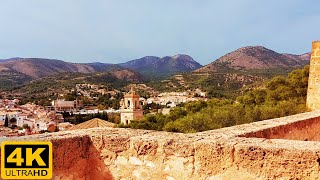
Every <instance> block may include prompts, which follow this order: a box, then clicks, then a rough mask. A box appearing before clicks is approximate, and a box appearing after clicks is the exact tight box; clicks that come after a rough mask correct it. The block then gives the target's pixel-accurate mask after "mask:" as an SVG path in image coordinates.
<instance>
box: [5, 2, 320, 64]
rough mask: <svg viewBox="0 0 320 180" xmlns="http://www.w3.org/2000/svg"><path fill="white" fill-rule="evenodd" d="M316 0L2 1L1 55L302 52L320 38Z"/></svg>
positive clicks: (113, 57)
mask: <svg viewBox="0 0 320 180" xmlns="http://www.w3.org/2000/svg"><path fill="white" fill-rule="evenodd" d="M319 7H320V1H316V0H268V1H265V0H220V1H218V0H158V1H156V0H134V1H133V0H86V1H85V0H0V59H1V58H2V59H4V58H10V57H43V58H54V59H62V60H66V61H71V62H94V61H100V62H106V63H119V62H125V61H127V60H132V59H136V58H140V57H143V56H147V55H154V56H166V55H175V54H188V55H190V56H192V57H193V58H194V59H195V60H196V61H198V62H200V63H201V64H203V65H204V64H208V63H210V62H212V61H213V60H215V59H217V58H219V57H220V56H222V55H224V54H225V53H228V52H230V51H232V50H235V49H237V48H239V47H243V46H248V45H262V46H265V47H267V48H270V49H272V50H275V51H277V52H286V53H295V54H302V53H305V52H308V51H310V49H311V42H312V41H313V40H318V39H320V23H319V22H320V11H319Z"/></svg>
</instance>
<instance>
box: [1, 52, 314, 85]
mask: <svg viewBox="0 0 320 180" xmlns="http://www.w3.org/2000/svg"><path fill="white" fill-rule="evenodd" d="M309 59H310V53H305V54H302V55H294V54H281V53H277V52H275V51H273V50H270V49H267V48H265V47H262V46H247V47H242V48H239V49H237V50H235V51H232V52H230V53H228V54H226V55H224V56H222V57H220V58H219V59H217V60H215V61H213V62H212V63H210V64H208V65H206V66H201V64H199V63H198V62H196V61H195V60H194V59H193V58H192V57H190V56H189V55H184V54H178V55H174V56H165V57H162V58H161V57H156V56H145V57H142V58H140V59H135V60H130V61H128V62H126V63H120V64H107V63H100V62H95V63H71V62H65V61H62V60H54V59H44V58H11V59H2V60H0V88H2V87H6V86H10V87H14V86H16V85H22V84H25V83H27V82H29V81H31V80H35V79H38V78H43V77H48V76H52V75H55V74H61V73H80V74H90V76H92V75H94V76H92V77H96V76H95V75H96V74H99V73H100V74H101V73H108V77H115V78H116V79H119V80H128V81H135V82H141V81H143V80H144V78H142V75H144V77H146V76H153V77H162V78H163V77H168V76H169V75H173V74H176V73H185V72H193V73H235V72H236V73H239V72H251V71H257V70H270V69H278V70H280V71H282V70H288V69H290V70H292V69H295V68H299V67H302V66H304V65H306V64H308V63H309ZM268 73H269V74H271V75H272V73H273V71H268Z"/></svg>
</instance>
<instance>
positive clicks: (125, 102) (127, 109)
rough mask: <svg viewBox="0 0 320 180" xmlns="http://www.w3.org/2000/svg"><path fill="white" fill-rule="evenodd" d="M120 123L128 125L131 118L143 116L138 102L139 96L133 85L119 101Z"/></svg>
mask: <svg viewBox="0 0 320 180" xmlns="http://www.w3.org/2000/svg"><path fill="white" fill-rule="evenodd" d="M120 105H121V108H120V114H121V123H122V124H124V125H128V124H129V123H130V122H131V121H132V120H140V119H142V118H143V110H142V107H141V104H140V96H139V95H138V94H137V93H136V92H135V90H134V88H133V86H132V87H131V90H130V92H129V93H127V94H126V95H125V96H124V99H122V100H121V102H120Z"/></svg>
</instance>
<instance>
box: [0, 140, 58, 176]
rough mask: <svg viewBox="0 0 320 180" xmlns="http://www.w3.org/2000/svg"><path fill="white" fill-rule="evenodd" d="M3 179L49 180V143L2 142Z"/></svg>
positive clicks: (50, 146)
mask: <svg viewBox="0 0 320 180" xmlns="http://www.w3.org/2000/svg"><path fill="white" fill-rule="evenodd" d="M1 177H2V178H3V179H50V178H51V177H52V144H51V142H41V141H39V142H28V141H27V142H14V141H12V142H3V143H2V144H1Z"/></svg>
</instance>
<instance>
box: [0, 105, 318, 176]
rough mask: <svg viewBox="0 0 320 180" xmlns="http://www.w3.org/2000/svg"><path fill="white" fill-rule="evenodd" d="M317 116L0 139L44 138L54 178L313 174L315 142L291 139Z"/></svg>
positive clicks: (312, 124)
mask: <svg viewBox="0 0 320 180" xmlns="http://www.w3.org/2000/svg"><path fill="white" fill-rule="evenodd" d="M318 117H320V112H319V111H315V112H309V113H304V114H299V115H295V116H289V117H285V118H278V119H272V120H266V121H260V122H255V123H251V124H244V125H239V126H233V127H228V128H222V129H217V130H212V131H206V132H200V133H194V134H181V133H169V132H156V131H146V130H133V129H112V128H94V129H87V130H77V131H65V132H58V133H51V134H42V135H34V136H27V137H21V138H15V139H7V138H1V141H5V140H26V141H29V140H41V141H47V140H49V141H51V142H52V143H53V151H54V152H53V163H54V168H53V169H54V179H170V180H171V179H215V178H218V179H219V178H223V179H234V177H237V179H257V178H260V179H268V178H269V179H274V178H283V179H317V178H319V177H320V165H319V164H320V143H319V142H315V141H298V140H305V138H310V137H309V134H310V133H311V134H312V133H313V134H316V132H317V129H312V128H311V129H312V130H311V129H310V128H309V127H318V124H319V123H318V121H319V118H318ZM304 128H307V129H308V128H309V130H308V132H305V133H303V132H304ZM293 131H295V132H296V133H297V134H296V135H288V133H289V134H290V132H293ZM311 131H314V132H311ZM292 134H294V133H292ZM271 138H286V139H271ZM288 139H297V140H288ZM311 139H312V138H310V140H311Z"/></svg>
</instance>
